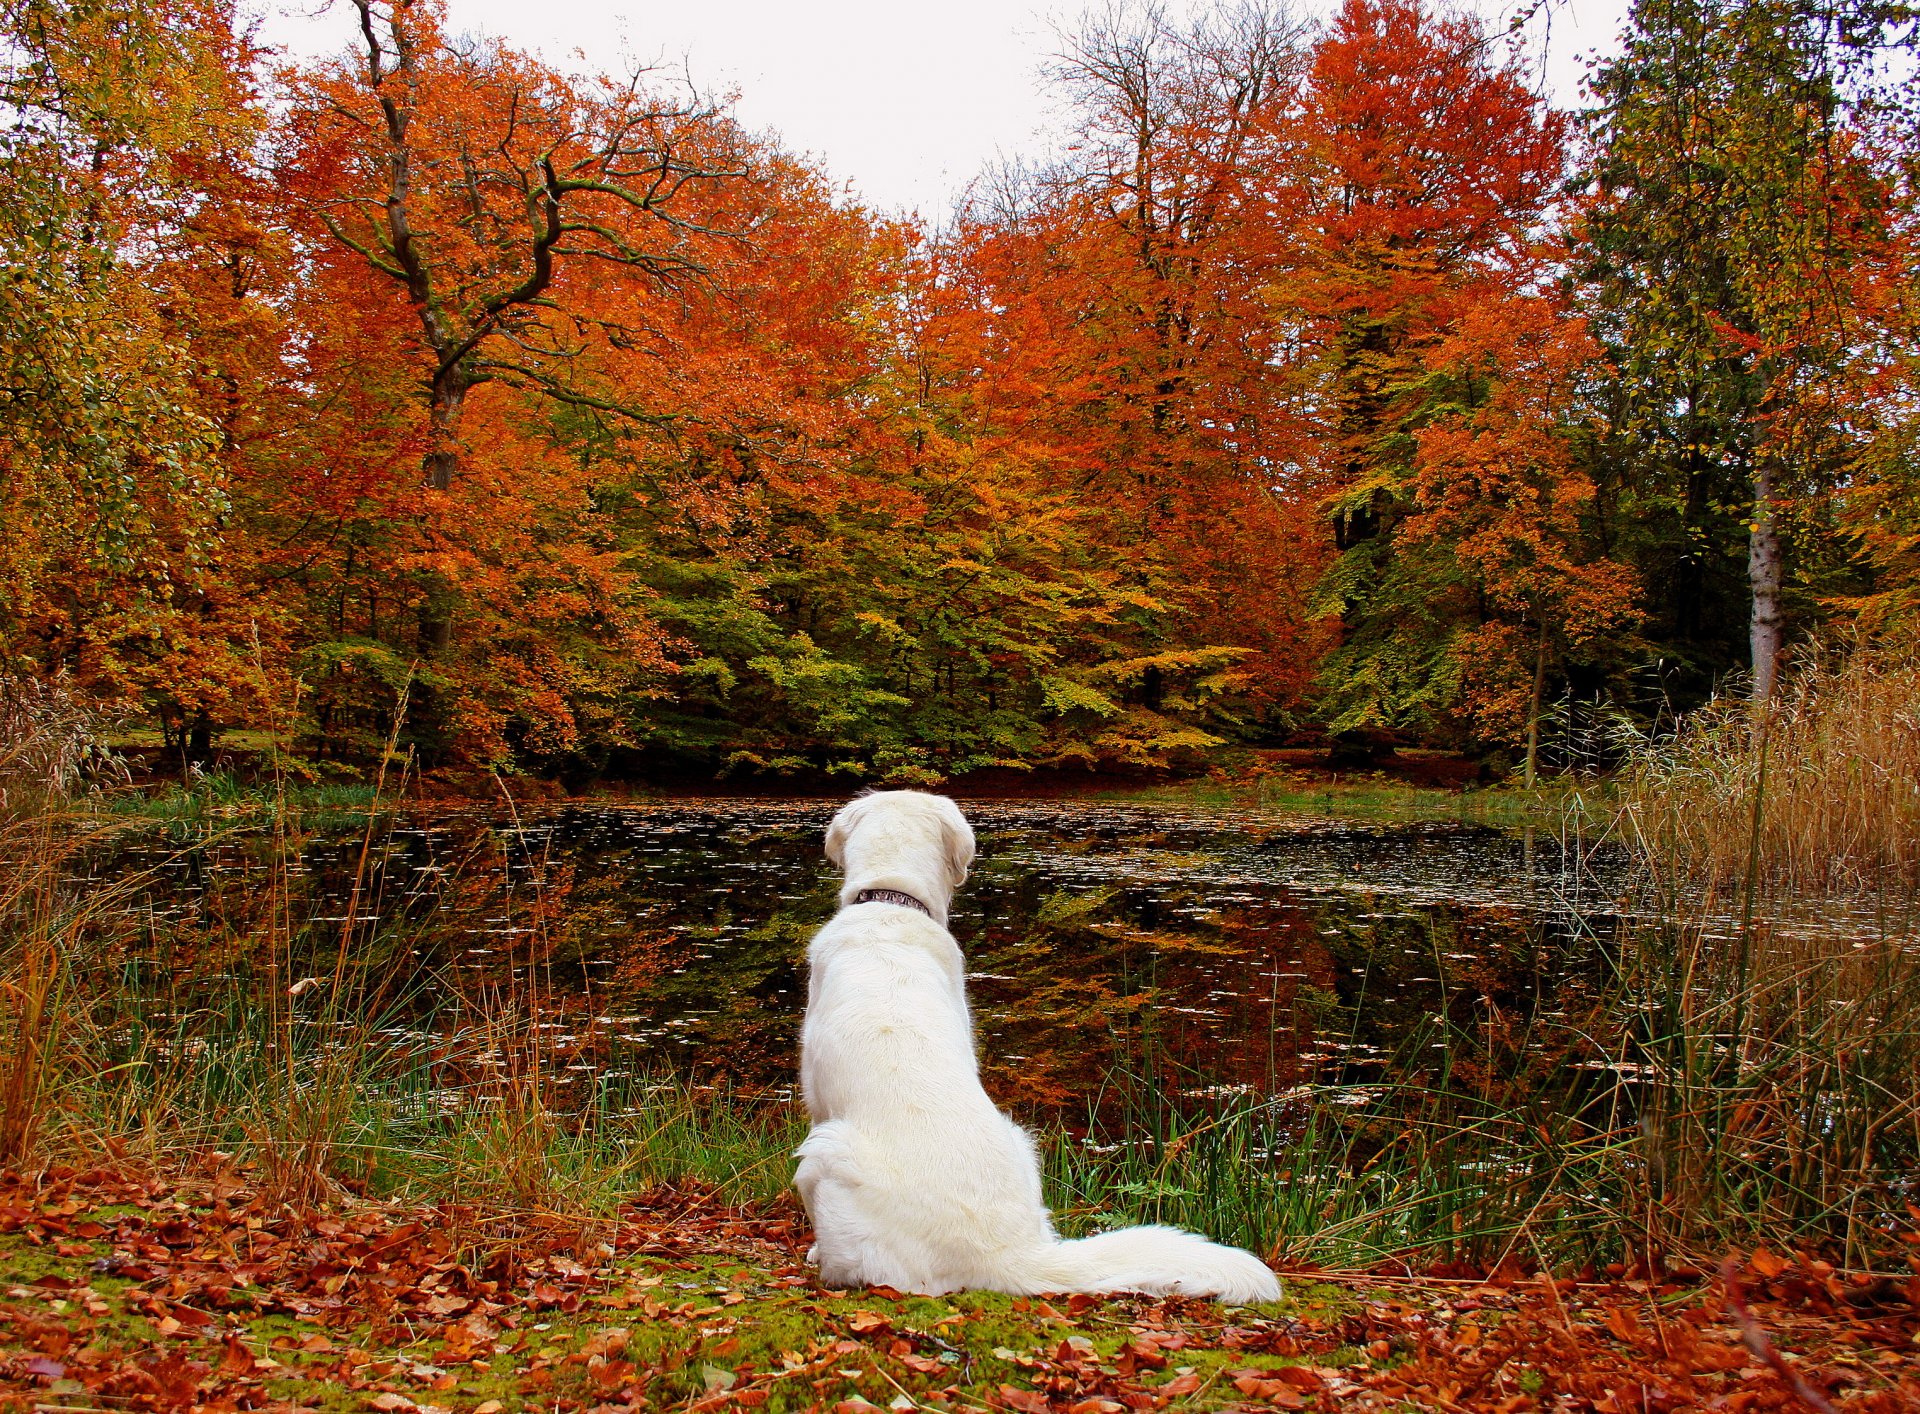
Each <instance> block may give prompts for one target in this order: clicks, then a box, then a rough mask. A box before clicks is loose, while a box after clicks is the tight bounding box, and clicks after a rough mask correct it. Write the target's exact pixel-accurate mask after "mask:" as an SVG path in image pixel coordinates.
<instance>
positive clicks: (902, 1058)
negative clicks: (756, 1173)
mask: <svg viewBox="0 0 1920 1414" xmlns="http://www.w3.org/2000/svg"><path fill="white" fill-rule="evenodd" d="M826 843H827V857H828V858H829V859H831V860H832V861H833V862H834V863H836V864H838V865H840V866H841V868H843V869H844V870H845V871H846V882H845V885H844V886H843V887H842V888H841V890H840V903H841V908H840V912H839V913H838V914H836V915H835V916H834V918H833V919H832V921H831V922H829V923H828V924H827V925H826V926H825V927H824V928H822V929H821V930H820V931H819V932H818V933H816V934H815V935H814V938H813V944H812V946H811V947H810V948H809V949H808V952H807V961H808V965H809V969H810V971H809V976H808V982H807V1017H806V1023H805V1025H804V1027H803V1028H802V1030H801V1035H800V1087H801V1090H802V1092H803V1093H804V1095H805V1097H806V1102H807V1109H808V1111H809V1113H810V1114H811V1115H812V1117H813V1132H812V1133H811V1134H809V1135H808V1136H807V1140H806V1142H805V1143H804V1144H802V1145H801V1146H800V1150H799V1158H800V1167H799V1170H798V1172H797V1173H795V1175H794V1184H795V1186H796V1187H798V1188H799V1190H800V1197H801V1199H802V1201H803V1202H805V1204H806V1205H807V1212H808V1213H809V1214H810V1215H811V1217H812V1218H813V1226H814V1233H815V1238H816V1242H815V1246H814V1250H813V1252H812V1253H811V1254H809V1255H810V1257H811V1258H812V1259H813V1260H815V1261H817V1262H818V1263H819V1264H820V1279H821V1280H822V1281H824V1282H826V1283H827V1284H828V1285H830V1286H891V1287H895V1288H898V1289H899V1290H901V1291H912V1292H919V1293H922V1294H925V1295H939V1294H941V1293H943V1292H948V1291H960V1290H963V1289H966V1288H986V1289H988V1290H993V1291H1008V1292H1016V1293H1031V1292H1040V1291H1146V1292H1152V1293H1155V1294H1166V1293H1175V1292H1177V1293H1180V1294H1182V1295H1187V1296H1218V1297H1220V1298H1221V1299H1223V1300H1226V1301H1237V1302H1246V1301H1271V1300H1275V1299H1277V1298H1278V1297H1279V1295H1280V1283H1279V1282H1278V1281H1277V1280H1276V1279H1275V1277H1274V1275H1273V1273H1272V1272H1271V1271H1269V1270H1268V1269H1267V1267H1266V1265H1265V1264H1264V1263H1262V1262H1261V1261H1260V1260H1259V1259H1258V1258H1257V1257H1255V1256H1254V1255H1253V1254H1252V1253H1250V1252H1243V1251H1241V1250H1240V1249H1239V1248H1236V1247H1221V1246H1218V1245H1216V1244H1215V1243H1211V1242H1208V1241H1207V1240H1206V1239H1205V1238H1202V1237H1196V1236H1195V1235H1194V1234H1192V1233H1189V1232H1181V1231H1179V1230H1178V1229H1175V1228H1170V1227H1133V1228H1126V1229H1124V1230H1122V1231H1119V1232H1104V1233H1100V1234H1098V1235H1097V1236H1094V1237H1089V1238H1083V1239H1081V1240H1079V1241H1072V1242H1070V1241H1062V1240H1061V1239H1060V1238H1059V1237H1058V1236H1057V1235H1056V1234H1055V1233H1054V1230H1053V1224H1052V1222H1051V1221H1050V1220H1049V1219H1048V1216H1047V1207H1046V1204H1045V1203H1044V1202H1043V1201H1042V1199H1041V1195H1040V1163H1039V1159H1038V1156H1037V1155H1036V1154H1035V1152H1034V1147H1033V1140H1032V1138H1031V1137H1030V1136H1029V1135H1028V1134H1027V1132H1026V1131H1025V1130H1023V1129H1021V1128H1020V1126H1018V1125H1017V1124H1015V1123H1014V1122H1013V1121H1012V1120H1010V1119H1008V1118H1007V1117H1006V1116H1005V1115H1004V1114H1002V1113H1000V1111H999V1110H997V1109H996V1108H994V1104H993V1101H991V1100H990V1099H988V1098H987V1094H986V1092H985V1091H984V1090H982V1089H981V1088H980V1076H979V1070H978V1067H977V1066H976V1064H975V1061H974V1052H973V1023H972V1019H971V1018H970V1017H969V1015H968V1013H967V994H966V974H965V971H964V969H963V966H962V963H961V960H960V949H959V948H958V947H957V946H956V945H955V944H954V941H953V936H952V934H950V933H949V932H948V931H947V929H946V918H947V904H948V901H949V899H950V898H951V897H952V894H953V891H954V890H955V889H956V888H958V887H959V886H960V884H961V882H962V881H963V880H964V879H965V878H966V876H967V866H968V865H969V864H970V863H972V861H973V831H972V830H971V829H969V828H968V826H967V822H966V819H965V817H963V816H962V815H961V814H960V811H959V809H958V807H956V806H955V805H954V803H953V802H952V801H951V800H948V799H946V798H945V797H944V796H937V795H926V794H923V793H921V792H919V791H904V790H903V791H885V792H880V793H876V794H871V795H864V796H861V797H859V798H858V799H856V800H855V801H853V803H852V804H850V805H848V806H847V807H846V808H845V809H843V810H842V811H841V812H840V813H839V814H838V815H836V816H834V818H833V823H832V824H831V825H830V826H828V828H827V842H826ZM862 889H897V890H899V891H901V892H903V893H908V894H911V895H913V896H914V897H915V898H917V899H920V900H921V901H922V902H924V903H925V904H926V905H927V906H928V907H929V908H931V909H933V911H934V914H935V917H934V918H928V917H926V916H925V915H923V914H921V913H919V912H918V911H917V910H914V909H909V908H904V907H901V906H899V905H897V904H886V903H864V904H854V903H852V899H853V898H854V897H855V895H857V894H858V893H859V892H860V890H862Z"/></svg>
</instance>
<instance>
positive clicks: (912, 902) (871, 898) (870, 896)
mask: <svg viewBox="0 0 1920 1414" xmlns="http://www.w3.org/2000/svg"><path fill="white" fill-rule="evenodd" d="M853 901H854V902H855V903H891V904H897V905H899V906H900V907H901V908H917V909H919V910H920V911H921V912H922V913H924V914H926V915H927V917H929V918H932V917H933V910H932V909H931V908H928V907H927V906H926V905H925V904H924V903H922V902H920V900H919V899H917V898H915V897H914V896H913V895H912V894H903V893H901V892H900V890H898V889H862V890H860V892H859V893H857V894H855V895H854V896H853Z"/></svg>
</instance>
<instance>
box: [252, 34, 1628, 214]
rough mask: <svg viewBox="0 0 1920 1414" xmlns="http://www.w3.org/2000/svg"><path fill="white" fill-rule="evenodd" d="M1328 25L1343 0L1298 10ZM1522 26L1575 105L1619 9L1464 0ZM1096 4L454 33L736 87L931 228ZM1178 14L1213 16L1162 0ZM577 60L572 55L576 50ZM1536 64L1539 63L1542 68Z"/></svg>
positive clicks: (1017, 133) (1038, 129)
mask: <svg viewBox="0 0 1920 1414" xmlns="http://www.w3.org/2000/svg"><path fill="white" fill-rule="evenodd" d="M1296 3H1298V4H1301V5H1302V6H1303V8H1304V10H1305V11H1306V12H1307V13H1309V14H1325V13H1327V12H1329V11H1330V10H1331V9H1333V8H1334V7H1335V6H1336V4H1337V0H1296ZM1468 3H1469V6H1470V8H1473V9H1475V10H1477V11H1478V12H1479V13H1480V14H1482V15H1484V16H1486V17H1487V18H1488V19H1489V20H1491V21H1493V22H1494V23H1495V24H1497V25H1499V26H1500V27H1501V28H1505V26H1506V23H1507V20H1508V17H1509V16H1510V15H1512V14H1513V13H1514V12H1515V11H1516V10H1517V9H1523V8H1524V9H1528V10H1537V13H1536V14H1535V16H1534V18H1533V19H1532V21H1531V22H1530V23H1529V25H1528V27H1527V29H1526V31H1525V36H1526V42H1527V47H1528V52H1529V54H1530V55H1532V56H1533V58H1534V60H1535V61H1536V63H1540V67H1541V73H1542V76H1543V82H1544V84H1545V87H1546V89H1547V91H1548V92H1549V93H1550V94H1552V95H1553V96H1554V97H1555V98H1557V99H1558V100H1559V101H1561V102H1562V103H1567V104H1572V103H1576V102H1577V101H1578V98H1579V81H1580V75H1581V74H1582V72H1583V71H1584V63H1585V59H1586V57H1587V56H1588V55H1589V54H1591V53H1592V52H1593V51H1594V50H1595V49H1609V48H1611V47H1612V40H1613V38H1614V36H1615V34H1616V33H1617V32H1618V30H1619V28H1620V24H1621V21H1622V17H1623V16H1624V15H1625V13H1626V9H1627V0H1546V3H1545V4H1542V5H1538V6H1537V7H1536V6H1535V5H1533V4H1530V3H1525V0H1468ZM252 8H253V9H254V11H255V12H256V13H259V14H261V15H263V23H262V27H261V31H260V33H261V37H262V39H264V40H266V41H267V42H269V43H271V44H275V45H279V46H283V47H284V49H285V50H286V52H287V53H288V54H289V55H291V56H294V57H302V58H304V57H311V56H315V55H320V54H331V53H336V52H338V51H339V50H340V49H342V48H343V47H344V46H345V45H346V44H347V42H348V41H349V40H350V39H351V38H352V37H354V26H353V21H352V12H351V9H350V7H349V6H348V5H347V4H346V3H344V0H331V3H329V0H254V5H253V7H252ZM1086 8H1087V5H1086V0H673V3H661V0H449V3H448V10H449V15H450V27H451V28H452V29H453V30H454V31H456V32H462V31H465V32H472V33H480V34H488V35H495V36H498V37H500V38H502V39H505V40H506V41H507V42H509V43H510V44H512V45H513V46H514V47H515V48H519V49H524V50H528V51H531V52H533V53H536V54H539V55H541V56H542V57H544V58H545V59H547V60H548V61H549V62H550V63H552V64H554V65H555V66H556V67H559V68H563V69H569V70H575V71H578V70H581V69H588V70H593V71H606V70H622V69H624V68H625V67H627V65H628V64H629V63H630V62H632V61H636V60H637V61H642V62H655V61H658V62H663V63H665V64H667V65H669V66H672V67H674V68H676V69H677V68H680V67H682V66H684V67H685V68H686V69H687V70H688V71H689V72H690V73H691V74H692V76H693V78H694V80H695V82H697V83H698V84H700V85H701V86H702V87H703V88H705V89H708V90H725V89H735V90H737V91H738V92H739V95H740V100H739V107H738V112H739V115H740V117H741V119H742V121H744V122H745V123H746V124H748V125H749V126H750V127H754V128H760V129H770V130H772V131H774V132H777V133H779V134H780V135H781V137H782V138H783V140H784V141H785V143H786V145H787V146H788V147H789V148H791V149H793V150H795V151H799V152H804V153H808V154H811V155H812V156H813V157H815V158H816V159H817V160H818V161H819V162H820V163H821V164H822V165H823V166H824V167H825V168H826V169H827V171H829V172H831V173H832V174H833V175H834V176H835V177H836V178H838V179H839V180H841V181H843V182H846V183H848V184H849V185H850V186H851V188H852V189H853V191H854V192H856V193H857V194H858V195H859V196H860V197H861V198H862V199H864V200H865V201H867V202H868V203H870V204H872V205H874V206H877V207H883V208H893V209H896V210H901V211H911V210H918V211H920V212H921V213H923V214H924V215H926V216H928V217H930V218H933V219H935V220H938V219H940V218H942V217H944V216H945V215H946V213H947V211H948V209H949V208H950V207H951V205H952V202H953V199H954V197H955V196H956V195H957V194H958V193H959V191H960V190H961V188H962V187H964V186H965V185H966V184H967V182H968V181H969V180H971V179H972V178H973V177H974V176H975V175H977V174H978V173H979V172H980V170H981V169H982V168H983V167H985V166H987V165H988V164H990V163H992V162H994V161H996V160H998V159H1000V158H1002V157H1014V156H1019V155H1028V156H1034V155H1039V154H1041V153H1043V152H1044V151H1045V150H1046V149H1047V147H1048V146H1049V142H1048V133H1049V132H1050V131H1051V130H1052V129H1053V127H1054V119H1055V115H1054V114H1053V112H1052V111H1051V110H1050V107H1049V100H1048V98H1047V95H1046V93H1045V90H1044V87H1043V85H1042V83H1041V81H1040V72H1039V71H1040V68H1041V66H1042V64H1044V63H1045V61H1046V59H1047V57H1048V56H1049V55H1050V54H1051V53H1052V52H1053V51H1054V50H1055V49H1056V48H1057V47H1058V41H1057V39H1056V33H1057V30H1058V28H1059V27H1060V26H1062V25H1064V26H1066V27H1068V28H1071V27H1072V23H1073V21H1074V19H1075V17H1077V16H1078V15H1079V14H1081V13H1082V12H1083V11H1084V10H1085V9H1086ZM1167 8H1168V9H1169V10H1170V11H1171V12H1173V13H1175V14H1182V13H1189V12H1192V11H1195V10H1198V9H1201V8H1203V5H1202V4H1201V3H1198V0H1167ZM575 51H579V54H578V55H576V54H575ZM1542 59H1544V62H1543V63H1541V61H1542Z"/></svg>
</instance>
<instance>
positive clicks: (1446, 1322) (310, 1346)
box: [0, 1169, 1920, 1414]
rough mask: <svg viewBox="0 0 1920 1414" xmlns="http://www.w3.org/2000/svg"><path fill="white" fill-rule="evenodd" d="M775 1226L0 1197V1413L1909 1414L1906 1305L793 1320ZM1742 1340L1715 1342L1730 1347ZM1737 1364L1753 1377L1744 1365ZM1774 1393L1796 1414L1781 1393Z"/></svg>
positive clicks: (1340, 1298) (184, 1197)
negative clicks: (1843, 1413)
mask: <svg viewBox="0 0 1920 1414" xmlns="http://www.w3.org/2000/svg"><path fill="white" fill-rule="evenodd" d="M805 1242H806V1234H805V1232H804V1230H803V1223H802V1222H801V1221H800V1220H799V1219H798V1217H797V1214H785V1213H779V1212H776V1213H773V1214H771V1215H769V1214H765V1213H746V1212H741V1211H737V1210H729V1209H726V1208H724V1207H723V1206H721V1205H719V1204H717V1203H715V1202H714V1201H712V1199H711V1198H710V1197H708V1196H706V1195H703V1194H701V1193H699V1192H697V1191H684V1190H681V1191H663V1192H658V1193H654V1194H650V1195H647V1196H646V1197H645V1198H644V1199H642V1200H640V1201H638V1202H636V1203H634V1204H633V1205H631V1206H630V1207H629V1208H627V1209H626V1210H623V1211H622V1213H621V1214H620V1215H619V1218H618V1220H617V1221H610V1222H606V1223H602V1224H597V1225H596V1224H586V1225H583V1224H582V1223H581V1222H579V1221H578V1220H573V1219H569V1220H564V1221H563V1220H559V1219H553V1220H550V1221H543V1220H541V1219H539V1218H537V1217H527V1216H515V1217H506V1216H503V1215H499V1214H489V1213H483V1212H478V1211H474V1210H471V1209H462V1208H455V1207H441V1208H418V1207H414V1208H408V1207H400V1206H392V1205H383V1204H376V1203H361V1204H355V1205H350V1206H347V1207H345V1208H341V1209H336V1210H334V1211H331V1212H320V1213H315V1212H302V1211H295V1210H293V1209H291V1208H289V1207H288V1206H287V1205H285V1204H282V1203H276V1202H274V1201H271V1200H270V1199H269V1198H268V1197H267V1196H265V1195H264V1194H263V1193H261V1192H260V1191H258V1190H257V1189H255V1188H254V1187H252V1186H251V1184H250V1182H249V1175H246V1174H242V1173H235V1172H231V1171H228V1170H224V1169H222V1170H217V1171H209V1172H206V1173H203V1174H201V1175H199V1176H197V1177H195V1178H191V1179H186V1180H181V1179H172V1180H166V1179H160V1178H156V1177H146V1176H141V1175H135V1174H121V1173H113V1172H107V1171H94V1172H88V1173H73V1172H65V1173H63V1172H59V1171H56V1172H54V1173H52V1174H49V1175H41V1176H38V1177H37V1178H33V1179H29V1178H25V1177H23V1176H21V1175H17V1174H14V1175H0V1403H4V1404H5V1405H7V1406H8V1407H14V1408H22V1409H25V1408H35V1409H41V1410H83V1409H87V1410H106V1409H136V1410H139V1409H185V1408H198V1409H205V1410H209V1411H223V1410H249V1409H280V1408H309V1409H329V1410H336V1409H337V1410H377V1411H385V1414H408V1411H415V1410H417V1411H420V1414H438V1412H439V1411H452V1414H513V1412H514V1411H519V1410H534V1409H538V1410H541V1411H554V1414H567V1411H596V1412H597V1414H614V1412H615V1411H620V1410H626V1409H659V1408H678V1409H689V1410H722V1409H733V1408H761V1409H768V1410H779V1409H826V1410H833V1411H837V1412H838V1414H844V1411H851V1410H859V1409H864V1408H868V1407H870V1406H878V1407H882V1408H892V1409H900V1410H904V1409H908V1408H928V1409H999V1410H1016V1411H1023V1414H1039V1412H1040V1411H1061V1414H1121V1411H1124V1410H1130V1409H1139V1410H1146V1409H1228V1408H1248V1409H1274V1408H1278V1409H1319V1410H1332V1409H1353V1410H1409V1409H1439V1410H1449V1411H1452V1410H1474V1411H1484V1410H1498V1411H1520V1410H1532V1409H1551V1410H1595V1411H1613V1412H1615V1414H1625V1411H1628V1410H1639V1411H1679V1410H1688V1409H1702V1410H1706V1409H1714V1410H1729V1411H1758V1410H1772V1409H1800V1408H1819V1407H1821V1406H1822V1404H1823V1403H1826V1404H1831V1405H1832V1406H1833V1407H1836V1408H1843V1409H1847V1410H1851V1411H1863V1414H1864V1411H1873V1414H1883V1412H1884V1414H1891V1411H1895V1410H1911V1409H1920V1277H1914V1278H1911V1279H1900V1280H1896V1279H1891V1278H1883V1279H1879V1280H1868V1279H1865V1278H1854V1277H1842V1276H1840V1275H1838V1274H1836V1273H1833V1272H1832V1271H1830V1270H1826V1269H1823V1268H1822V1267H1821V1266H1820V1265H1819V1264H1817V1263H1809V1262H1806V1261H1804V1260H1800V1259H1786V1258H1782V1257H1779V1256H1775V1255H1772V1254H1769V1253H1765V1252H1762V1253H1758V1254H1755V1255H1754V1256H1753V1257H1752V1258H1750V1259H1749V1260H1748V1262H1747V1263H1746V1265H1745V1266H1744V1267H1743V1268H1742V1269H1740V1270H1739V1272H1738V1274H1737V1276H1736V1277H1735V1280H1734V1283H1733V1286H1734V1295H1735V1296H1736V1297H1738V1296H1739V1295H1740V1294H1742V1293H1744V1295H1745V1299H1746V1302H1747V1303H1748V1305H1747V1306H1746V1307H1745V1308H1743V1307H1741V1306H1740V1304H1739V1302H1738V1301H1737V1300H1736V1301H1734V1302H1731V1303H1730V1302H1729V1301H1728V1290H1727V1285H1726V1283H1725V1282H1724V1281H1723V1280H1722V1279H1720V1278H1719V1277H1709V1276H1703V1275H1701V1274H1698V1273H1684V1272H1683V1273H1668V1274H1665V1276H1664V1278H1662V1279H1660V1280H1656V1281H1648V1280H1639V1279H1632V1274H1628V1273H1621V1274H1619V1276H1618V1278H1617V1279H1614V1280H1606V1279H1604V1278H1603V1279H1602V1280H1600V1281H1597V1282H1580V1283H1576V1282H1567V1281H1563V1282H1560V1283H1558V1284H1557V1285H1552V1284H1549V1283H1547V1282H1545V1281H1543V1280H1541V1279H1540V1278H1538V1277H1531V1276H1526V1275H1524V1274H1520V1273H1517V1272H1516V1273H1512V1274H1503V1273H1496V1274H1495V1275H1494V1277H1493V1278H1491V1279H1488V1280H1461V1279H1453V1280H1444V1279H1439V1278H1433V1279H1422V1280H1399V1281H1395V1280H1392V1279H1389V1278H1385V1277H1340V1278H1335V1277H1333V1276H1331V1275H1329V1274H1325V1273H1296V1274H1293V1275H1291V1276H1289V1277H1288V1289H1287V1296H1286V1299H1285V1300H1284V1301H1282V1302H1280V1303H1277V1304H1275V1305H1271V1306H1262V1307H1254V1308H1222V1307H1220V1306H1218V1305H1215V1304H1214V1303H1211V1302H1206V1301H1187V1300H1168V1301H1156V1300H1149V1299H1145V1298H1115V1299H1104V1298H1103V1299H1094V1298H1088V1297H1071V1298H1067V1297H1063V1298H1058V1299H1055V1300H1052V1301H1047V1300H1040V1299H1033V1300H1024V1299H1017V1298H1009V1297H1005V1296H999V1295H992V1294H984V1293H967V1294H963V1295H958V1296H952V1297H946V1298H940V1299H927V1298H919V1297H908V1296H901V1295H899V1294H897V1293H892V1292H887V1291H884V1290H882V1291H852V1292H838V1291H826V1290H822V1289H821V1288H820V1287H819V1286H818V1285H817V1284H816V1283H815V1282H814V1281H813V1280H812V1278H811V1276H810V1274H809V1272H808V1269H807V1268H806V1267H805V1265H804V1263H803V1261H802V1257H803V1254H804V1251H805ZM1743 1313H1744V1317H1745V1318H1744V1320H1743V1319H1740V1317H1741V1315H1742V1314H1743ZM1769 1356H1770V1358H1768V1357H1769ZM1796 1386H1797V1388H1796Z"/></svg>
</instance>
